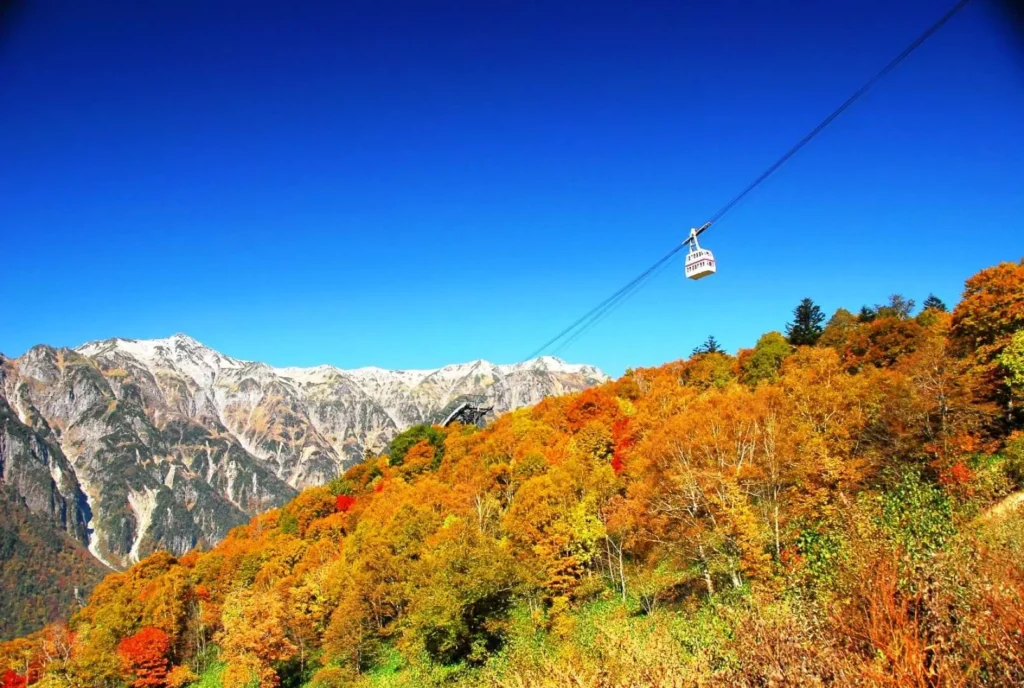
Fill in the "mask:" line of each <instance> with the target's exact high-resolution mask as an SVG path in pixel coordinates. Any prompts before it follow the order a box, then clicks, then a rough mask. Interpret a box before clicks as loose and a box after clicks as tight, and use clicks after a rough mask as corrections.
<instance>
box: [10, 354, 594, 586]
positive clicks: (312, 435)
mask: <svg viewBox="0 0 1024 688" xmlns="http://www.w3.org/2000/svg"><path fill="white" fill-rule="evenodd" d="M606 379H607V376H605V375H604V373H602V372H601V371H600V370H598V369H597V368H595V367H593V366H588V365H575V364H569V363H566V362H564V361H561V360H559V359H557V358H553V357H547V356H545V357H541V358H537V359H534V360H530V361H526V362H524V363H518V364H513V365H495V364H493V363H489V362H487V361H482V360H478V361H473V362H470V363H463V364H458V365H449V366H445V367H443V368H439V369H436V370H383V369H380V368H359V369H355V370H341V369H339V368H335V367H333V366H328V365H323V366H317V367H314V368H274V367H271V366H269V365H266V364H264V363H257V362H251V361H243V360H239V359H236V358H232V357H230V356H226V355H224V354H222V353H220V352H218V351H215V350H213V349H211V348H209V347H207V346H204V345H203V344H200V343H199V342H197V341H196V340H194V339H192V338H190V337H187V336H185V335H181V334H178V335H174V336H172V337H169V338H166V339H155V340H133V339H108V340H105V341H98V342H92V343H89V344H85V345H83V346H80V347H78V348H76V349H67V348H53V347H49V346H42V345H41V346H36V347H34V348H32V349H30V350H29V351H28V352H26V353H25V354H24V355H22V356H20V357H18V358H6V357H3V356H2V355H0V483H2V486H3V487H4V495H5V499H14V500H16V501H18V502H20V504H21V505H22V506H23V507H25V508H27V510H28V511H30V512H31V513H32V514H34V515H35V516H36V517H43V518H45V519H46V520H47V521H48V522H49V523H51V524H53V525H54V526H55V528H57V529H59V530H61V531H63V534H62V537H63V538H64V541H65V542H67V543H79V544H80V545H81V546H83V547H87V548H88V550H89V552H91V553H92V555H93V556H95V557H96V558H97V559H99V560H100V561H101V562H103V563H104V564H106V565H107V566H109V567H111V568H115V569H120V568H123V567H125V566H127V565H129V564H130V563H131V562H133V561H137V560H138V559H139V558H140V557H143V556H145V555H146V554H148V553H150V552H152V551H154V550H157V549H165V550H169V551H170V552H172V553H176V554H180V553H183V552H185V551H188V550H189V549H191V548H193V547H195V546H197V545H200V544H204V545H212V544H214V543H216V542H218V541H219V540H220V539H222V538H223V537H224V536H225V534H226V533H227V532H228V530H230V529H231V528H233V527H235V526H237V525H240V524H243V523H246V522H248V520H249V518H250V516H252V515H253V514H255V513H259V512H261V511H264V510H266V509H269V508H273V507H276V506H279V505H281V504H283V503H285V502H286V501H288V500H289V499H291V498H292V497H293V496H294V495H295V494H297V490H299V489H301V488H303V487H306V486H309V485H314V484H320V483H324V482H326V481H329V480H330V479H332V478H334V477H335V476H337V475H338V474H339V473H340V472H341V471H342V470H343V468H344V467H345V466H347V465H349V464H351V463H352V462H354V461H356V460H358V459H360V458H362V457H363V456H364V454H366V453H367V452H381V451H383V450H385V449H386V448H387V445H388V443H389V442H390V440H391V439H392V438H393V437H394V436H395V435H396V434H397V433H399V432H400V431H402V430H404V429H405V428H408V427H409V426H411V425H414V424H417V423H430V422H438V421H439V420H440V419H441V418H442V417H443V416H444V415H445V413H446V410H447V409H449V408H450V407H451V405H452V404H453V403H455V402H457V401H458V400H459V399H463V398H466V397H467V396H472V397H479V398H480V400H481V403H482V404H484V405H486V406H490V407H493V413H501V412H504V411H508V410H511V409H515V408H518V407H521V406H525V405H529V404H533V403H536V402H537V401H539V400H540V399H541V398H543V397H545V396H549V395H556V394H563V393H568V392H573V391H578V390H580V389H584V388H586V387H589V386H592V385H594V384H597V383H599V382H602V381H604V380H606ZM0 563H2V562H0Z"/></svg>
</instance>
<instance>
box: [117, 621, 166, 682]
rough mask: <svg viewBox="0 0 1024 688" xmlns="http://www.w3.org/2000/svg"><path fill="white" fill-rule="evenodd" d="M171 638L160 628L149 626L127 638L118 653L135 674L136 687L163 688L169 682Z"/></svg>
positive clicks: (127, 668) (122, 642) (120, 645)
mask: <svg viewBox="0 0 1024 688" xmlns="http://www.w3.org/2000/svg"><path fill="white" fill-rule="evenodd" d="M170 649H171V638H170V636H168V635H167V634H166V633H164V632H163V631H161V630H160V629H159V628H153V627H152V626H147V627H146V628H143V629H142V630H141V631H139V632H138V633H136V634H135V635H133V636H131V637H129V638H125V639H124V640H122V641H121V643H120V644H119V645H118V646H117V653H118V654H119V655H120V656H121V661H122V662H124V667H125V670H126V671H128V672H130V673H131V674H132V675H133V676H135V681H134V682H133V683H132V686H134V688H163V686H165V685H166V684H167V665H168V661H167V653H168V652H169V651H170Z"/></svg>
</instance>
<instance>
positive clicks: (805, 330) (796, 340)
mask: <svg viewBox="0 0 1024 688" xmlns="http://www.w3.org/2000/svg"><path fill="white" fill-rule="evenodd" d="M823 322H825V314H824V313H822V312H821V308H819V307H818V305H817V304H816V303H814V301H812V300H811V299H803V300H802V301H801V302H800V305H798V306H797V307H796V308H794V309H793V322H791V323H787V324H786V339H788V340H789V343H790V344H792V345H793V346H813V345H814V343H815V342H817V341H818V338H819V337H821V333H822V332H823V331H824V329H825V328H824V327H822V323H823Z"/></svg>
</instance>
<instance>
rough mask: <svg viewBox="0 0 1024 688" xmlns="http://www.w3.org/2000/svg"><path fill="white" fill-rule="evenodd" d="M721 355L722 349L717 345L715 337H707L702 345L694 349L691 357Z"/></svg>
mask: <svg viewBox="0 0 1024 688" xmlns="http://www.w3.org/2000/svg"><path fill="white" fill-rule="evenodd" d="M719 353H722V347H721V346H720V345H719V343H718V340H717V339H715V336H714V335H713V334H712V335H708V338H707V339H706V340H704V343H703V344H701V345H700V346H697V347H694V349H693V354H691V355H693V356H700V355H701V354H719Z"/></svg>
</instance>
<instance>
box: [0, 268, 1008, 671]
mask: <svg viewBox="0 0 1024 688" xmlns="http://www.w3.org/2000/svg"><path fill="white" fill-rule="evenodd" d="M911 310H912V309H911V304H910V302H909V301H908V300H905V299H902V297H900V298H896V297H894V298H892V299H891V303H890V305H889V306H881V307H877V308H874V309H872V308H865V309H862V311H861V315H860V316H855V315H853V312H851V311H848V310H840V311H839V312H837V313H836V314H835V315H834V316H833V317H832V318H831V320H829V322H828V325H827V326H826V327H825V328H824V331H823V332H821V333H820V337H819V336H817V335H818V334H819V333H818V332H817V329H815V336H814V337H813V342H814V343H813V344H807V345H798V344H799V343H798V342H797V343H796V344H795V343H794V342H792V341H789V340H787V339H786V338H785V337H783V335H782V334H780V333H779V332H770V333H767V334H765V335H764V336H762V337H761V338H760V339H759V340H758V341H757V343H756V345H755V346H754V347H753V348H751V349H746V350H743V351H741V352H740V354H739V355H738V356H736V357H733V356H730V355H728V354H726V353H724V352H721V351H711V350H700V351H698V352H696V353H695V354H694V355H692V356H691V357H690V358H688V359H686V360H680V361H675V362H671V363H667V364H665V365H662V366H659V367H654V368H642V369H636V370H630V371H629V372H627V373H626V375H624V376H623V377H622V378H621V379H619V380H617V381H614V382H608V383H606V384H604V385H601V386H598V387H595V388H592V389H588V390H586V391H584V392H581V393H579V394H574V395H568V396H563V397H552V398H548V399H545V400H544V401H542V402H541V403H539V404H537V405H536V406H533V407H531V408H526V409H521V410H519V411H516V412H513V413H508V414H505V415H503V416H501V417H500V418H498V419H497V420H496V421H495V422H494V423H492V424H491V425H490V426H489V427H487V428H486V429H483V430H478V429H476V428H474V427H462V426H458V425H455V426H452V427H449V428H439V427H429V426H415V427H413V428H410V429H409V430H407V431H406V432H403V433H401V434H399V435H398V436H397V437H395V438H394V441H393V442H392V444H391V447H390V449H389V451H388V452H385V453H383V454H382V455H380V456H372V457H367V458H366V459H365V460H364V461H362V462H360V463H358V464H356V465H354V466H352V467H350V468H349V469H348V470H347V471H346V472H345V474H344V475H342V476H341V477H339V478H338V479H336V480H335V481H333V482H332V483H330V484H328V485H325V486H320V487H314V488H311V489H308V490H305V491H304V492H303V493H302V494H300V495H299V496H298V497H297V498H296V499H295V500H293V501H292V502H291V503H289V504H288V505H286V506H285V507H283V508H281V509H276V510H273V511H270V512H267V513H265V514H262V515H260V516H258V517H256V518H254V519H253V520H252V521H251V522H250V523H249V524H247V525H244V526H240V527H238V528H235V529H234V530H232V531H231V532H230V533H229V534H228V536H227V537H226V538H225V539H224V540H223V542H221V543H220V544H219V545H218V546H216V547H215V548H213V549H212V550H210V551H208V552H193V553H190V554H187V555H185V556H183V557H178V558H175V557H172V556H170V555H168V554H166V553H157V554H154V555H153V556H151V557H149V558H147V559H145V560H143V561H141V562H139V563H138V564H137V565H135V566H133V567H132V568H131V569H129V570H127V571H125V572H121V573H116V574H112V575H111V576H108V578H107V579H106V580H105V581H104V582H103V583H101V584H100V585H99V586H98V587H97V588H96V589H95V591H94V592H93V594H92V597H91V599H90V601H89V604H88V605H87V606H85V607H84V608H82V609H81V610H79V611H78V612H77V613H76V614H75V616H74V617H73V618H72V619H71V620H70V621H69V623H68V624H67V625H57V626H53V627H50V628H48V629H47V630H46V631H45V632H43V633H40V634H37V635H35V636H31V637H29V638H25V639H21V640H18V641H14V642H12V643H7V644H4V645H3V646H0V670H7V669H9V671H8V673H7V674H4V675H3V676H4V678H3V680H4V681H5V683H4V688H6V687H7V686H8V685H10V686H17V687H18V688H20V686H21V685H22V684H21V683H18V681H22V679H21V678H19V677H20V676H25V675H26V672H27V671H28V667H29V666H33V667H36V668H35V669H34V670H33V671H35V674H33V675H32V676H31V677H30V682H35V681H36V680H48V681H49V680H52V681H56V682H58V683H59V685H90V686H92V685H111V686H112V685H127V684H131V685H133V686H136V687H143V686H147V687H148V686H153V687H156V686H164V685H170V686H174V687H175V688H177V687H178V686H184V685H188V684H190V683H192V682H194V681H197V680H199V679H198V678H197V677H199V676H200V675H203V679H202V680H203V681H206V680H207V675H209V676H213V675H214V674H216V676H217V677H218V678H217V679H216V680H217V681H218V682H219V683H214V684H210V685H223V686H225V687H226V688H234V687H236V686H237V687H238V688H242V687H243V686H244V687H246V688H250V687H252V686H260V687H261V688H272V687H274V686H281V685H287V686H292V685H296V686H297V685H309V686H336V685H345V686H348V685H352V686H358V687H363V686H370V685H374V686H384V685H386V686H391V685H396V686H397V685H441V684H445V683H451V682H456V683H451V684H452V685H460V686H472V685H486V686H495V687H498V686H520V687H521V686H537V687H539V688H542V687H547V686H580V685H586V686H597V687H599V688H603V687H607V688H611V687H612V686H691V685H693V686H696V685H700V686H770V685H779V686H782V685H808V686H821V685H838V686H847V685H851V686H855V685H863V686H922V687H924V686H927V687H929V688H930V687H932V686H975V685H976V686H989V685H991V686H1004V685H1007V686H1008V685H1024V669H1022V667H1024V611H1022V610H1024V567H1022V566H1021V563H1020V562H1021V561H1024V518H1022V516H1021V512H1020V511H1019V510H1018V505H1020V504H1021V503H1022V502H1024V492H1022V490H1024V434H1022V433H1021V432H1020V430H1021V429H1022V422H1021V421H1022V419H1021V417H1020V416H1019V411H1018V409H1019V403H1018V405H1016V406H1014V405H1013V403H1012V402H1013V401H1014V400H1015V399H1018V397H1015V396H1014V394H1018V391H1017V388H1016V387H1013V385H1012V384H1010V383H1011V382H1012V381H1013V380H1016V379H1017V378H1014V377H1012V376H1013V375H1014V374H1016V369H1015V368H1014V367H1013V366H1014V365H1016V364H1015V361H1016V360H1017V359H1016V358H1014V357H1013V356H1008V355H1004V352H1005V351H1007V350H1009V351H1010V352H1011V354H1012V353H1014V351H1015V350H1014V349H1012V346H1013V345H1014V344H1013V342H1014V341H1015V340H1014V338H1015V337H1016V336H1018V334H1019V333H1020V332H1021V330H1022V328H1024V265H1019V264H1012V263H1007V264H1003V265H1000V266H997V267H995V268H991V269H989V270H985V271H983V272H981V273H979V274H978V275H976V276H975V277H973V278H971V280H969V281H968V283H967V290H966V292H965V296H964V301H963V302H962V303H961V304H960V305H959V306H957V308H956V309H955V310H954V312H953V313H951V314H950V313H945V312H942V310H941V309H937V308H929V309H926V310H925V311H923V312H922V313H920V314H918V315H916V316H914V315H913V313H912V312H911ZM817 320H818V318H816V319H815V323H817ZM815 328H817V325H815ZM780 329H781V328H780ZM1014 355H1015V354H1014ZM1014 384H1016V383H1014ZM204 672H205V673H204ZM389 677H390V678H389ZM211 680H212V679H211ZM389 681H394V682H393V683H392V682H389ZM47 685H56V684H47ZM203 685H207V684H206V683H204V684H203Z"/></svg>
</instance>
